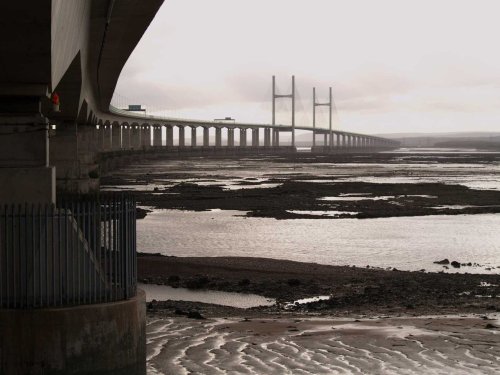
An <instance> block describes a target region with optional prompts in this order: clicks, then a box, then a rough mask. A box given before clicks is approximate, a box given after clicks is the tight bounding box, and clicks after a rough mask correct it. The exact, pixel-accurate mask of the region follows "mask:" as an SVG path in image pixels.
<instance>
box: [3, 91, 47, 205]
mask: <svg viewBox="0 0 500 375" xmlns="http://www.w3.org/2000/svg"><path fill="white" fill-rule="evenodd" d="M44 89H45V87H39V88H37V89H36V90H33V88H29V87H23V89H22V90H21V91H22V92H20V93H19V95H16V96H11V94H10V90H9V89H8V88H6V89H4V88H1V89H0V146H1V147H0V196H1V197H4V201H3V202H2V203H24V202H26V201H28V202H54V200H55V186H56V183H55V170H54V168H53V167H52V166H50V165H49V138H48V136H49V123H48V120H47V118H45V117H44V116H42V114H41V100H42V97H43V94H44V92H45V91H44ZM21 94H22V95H21Z"/></svg>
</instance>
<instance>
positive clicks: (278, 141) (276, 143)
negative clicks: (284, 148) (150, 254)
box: [273, 129, 280, 147]
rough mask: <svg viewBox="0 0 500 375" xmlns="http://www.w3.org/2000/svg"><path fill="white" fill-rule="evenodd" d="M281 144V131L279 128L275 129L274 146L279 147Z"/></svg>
mask: <svg viewBox="0 0 500 375" xmlns="http://www.w3.org/2000/svg"><path fill="white" fill-rule="evenodd" d="M279 145H280V131H279V129H273V147H279Z"/></svg>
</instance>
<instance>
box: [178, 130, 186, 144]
mask: <svg viewBox="0 0 500 375" xmlns="http://www.w3.org/2000/svg"><path fill="white" fill-rule="evenodd" d="M185 145H186V134H185V128H184V126H179V147H184V146H185Z"/></svg>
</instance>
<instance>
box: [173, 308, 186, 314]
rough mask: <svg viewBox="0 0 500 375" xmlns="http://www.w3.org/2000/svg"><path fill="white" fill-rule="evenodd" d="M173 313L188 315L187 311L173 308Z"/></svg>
mask: <svg viewBox="0 0 500 375" xmlns="http://www.w3.org/2000/svg"><path fill="white" fill-rule="evenodd" d="M175 315H188V313H187V312H186V311H184V310H181V309H175Z"/></svg>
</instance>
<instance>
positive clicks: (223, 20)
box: [115, 0, 500, 133]
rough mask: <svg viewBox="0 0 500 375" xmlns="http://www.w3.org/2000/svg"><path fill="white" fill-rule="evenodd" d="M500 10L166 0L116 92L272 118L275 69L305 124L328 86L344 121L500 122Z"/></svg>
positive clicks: (398, 1) (446, 125) (362, 125)
mask: <svg viewBox="0 0 500 375" xmlns="http://www.w3.org/2000/svg"><path fill="white" fill-rule="evenodd" d="M499 14H500V1H498V0H418V1H416V0H411V1H410V0H376V1H374V0H252V1H248V0H166V1H165V3H164V5H163V6H162V8H161V9H160V11H159V13H158V15H157V16H156V18H155V20H154V21H153V23H152V24H151V26H150V28H149V29H148V31H147V32H146V34H145V36H144V37H143V39H142V41H141V42H140V44H139V45H138V47H137V48H136V50H135V51H134V53H133V55H132V56H131V58H130V59H129V61H128V63H127V65H126V66H125V68H124V70H123V72H122V76H121V78H120V81H119V83H118V87H117V92H116V94H118V95H120V96H118V95H116V98H115V99H116V100H115V101H116V102H118V103H120V104H125V103H129V102H134V103H140V104H145V105H146V106H148V107H149V110H150V111H157V112H158V113H161V114H166V115H170V116H179V117H189V118H205V119H213V118H216V117H221V116H233V117H234V118H236V119H237V120H241V121H257V122H270V119H271V113H270V108H271V107H270V100H271V99H270V96H271V76H272V75H273V74H275V75H276V77H277V82H278V87H279V88H280V90H281V91H283V92H285V91H287V89H288V88H289V87H290V76H291V75H292V74H295V76H296V80H297V88H298V90H299V95H300V98H301V103H300V104H299V108H301V109H303V111H302V112H301V113H299V114H298V115H297V120H298V122H299V123H301V124H305V123H308V122H310V119H311V95H312V93H311V92H312V87H313V86H316V87H317V92H318V95H319V96H320V98H319V99H320V100H324V99H326V95H327V93H328V87H329V86H330V85H332V86H333V88H334V98H335V101H336V105H337V108H338V114H339V118H340V123H339V124H338V125H336V126H338V127H340V128H341V129H344V130H351V131H359V132H368V133H383V132H388V133H390V132H403V131H411V132H424V131H425V132H427V131H436V132H443V131H459V130H467V131H473V130H489V131H495V130H500V126H499V125H500V51H499V48H498V47H497V44H498V42H497V38H498V36H499V35H500V22H498V15H499ZM123 96H124V97H126V98H123ZM279 109H280V111H281V112H280V114H279V116H278V121H279V122H281V123H287V122H289V117H290V116H289V114H288V113H287V112H286V108H285V106H284V103H283V104H280V106H279ZM318 121H319V123H320V125H326V116H322V115H320V116H319V119H318Z"/></svg>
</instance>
